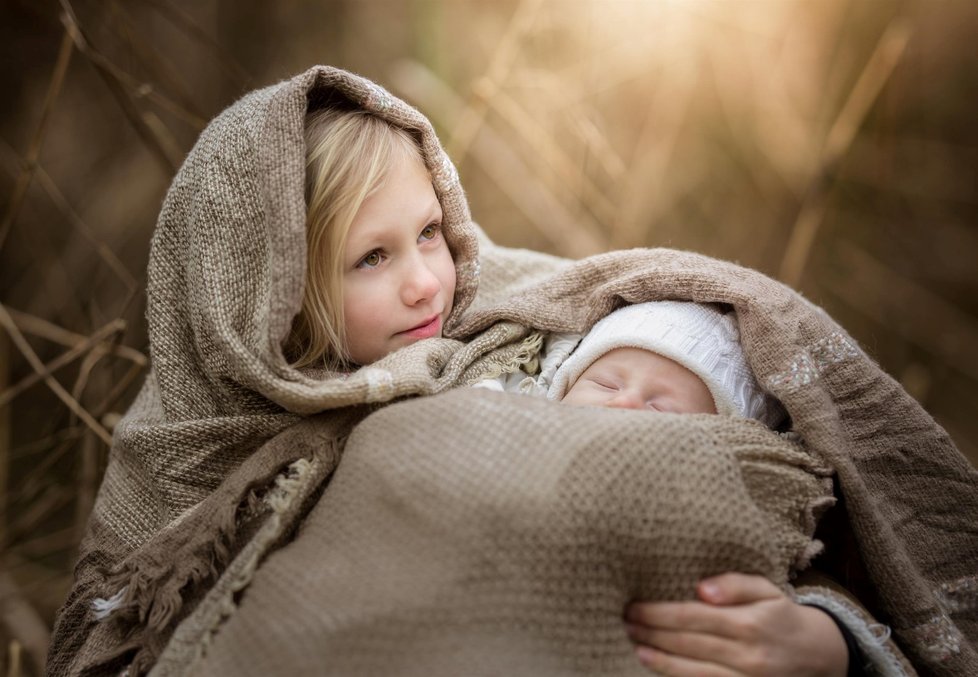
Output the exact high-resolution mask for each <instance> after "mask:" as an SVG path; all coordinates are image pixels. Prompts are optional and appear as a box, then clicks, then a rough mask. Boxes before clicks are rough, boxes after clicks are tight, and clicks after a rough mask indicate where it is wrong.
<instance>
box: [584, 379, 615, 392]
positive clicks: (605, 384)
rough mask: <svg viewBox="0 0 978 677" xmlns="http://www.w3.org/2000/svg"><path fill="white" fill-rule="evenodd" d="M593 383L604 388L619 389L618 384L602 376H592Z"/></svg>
mask: <svg viewBox="0 0 978 677" xmlns="http://www.w3.org/2000/svg"><path fill="white" fill-rule="evenodd" d="M591 383H593V384H594V385H596V386H598V387H599V388H604V389H605V390H618V386H616V385H615V384H614V383H612V382H611V381H607V380H605V379H602V378H592V379H591Z"/></svg>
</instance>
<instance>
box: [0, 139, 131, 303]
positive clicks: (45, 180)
mask: <svg viewBox="0 0 978 677" xmlns="http://www.w3.org/2000/svg"><path fill="white" fill-rule="evenodd" d="M0 152H2V153H3V154H4V155H5V156H6V157H5V158H4V159H5V161H6V164H7V166H8V168H9V169H11V170H13V169H14V168H15V167H20V166H22V165H23V164H24V163H22V162H21V161H20V159H19V158H18V157H17V152H16V151H15V150H14V149H13V148H11V147H10V146H9V145H8V144H7V143H6V142H4V141H3V140H2V139H0ZM34 173H35V176H36V177H37V182H38V183H39V184H40V185H41V188H43V189H44V192H45V193H47V196H48V198H49V199H50V200H51V202H53V203H54V206H55V207H57V208H58V211H60V212H61V214H62V216H64V217H65V219H66V220H67V221H68V223H70V224H71V225H72V226H74V228H75V229H76V230H77V231H78V232H79V233H81V235H82V237H84V238H85V239H86V240H88V241H89V243H91V245H92V247H93V248H94V249H95V253H96V254H98V255H99V257H100V258H101V259H102V260H103V261H105V264H106V265H107V266H108V267H109V269H110V270H111V271H112V272H113V273H115V274H116V276H117V277H118V278H119V279H120V280H121V281H122V283H123V284H125V285H126V288H127V289H132V288H133V287H135V286H136V279H135V278H134V277H133V275H132V273H130V272H129V270H128V269H127V268H126V266H125V264H124V263H122V261H120V260H119V257H118V256H116V255H115V253H114V252H113V251H112V250H111V249H109V247H108V246H106V244H105V243H104V242H102V241H101V240H99V239H98V236H96V235H95V232H94V231H93V230H92V229H91V227H90V226H89V225H88V224H87V223H85V221H84V219H82V218H81V216H79V215H78V212H76V211H75V210H74V209H73V208H72V206H71V204H69V202H68V199H67V198H66V197H65V196H64V194H63V193H62V192H61V191H60V190H59V189H58V186H57V185H55V183H54V181H53V180H52V179H51V176H50V175H49V174H48V173H47V172H46V171H45V170H44V167H43V166H42V165H41V164H40V163H36V164H35V168H34Z"/></svg>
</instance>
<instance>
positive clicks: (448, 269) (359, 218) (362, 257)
mask: <svg viewBox="0 0 978 677" xmlns="http://www.w3.org/2000/svg"><path fill="white" fill-rule="evenodd" d="M441 220H442V212H441V205H440V204H439V203H438V198H437V197H436V196H435V191H434V189H433V188H432V185H431V178H430V177H429V175H428V172H427V171H426V170H425V168H424V166H423V165H422V163H421V159H420V158H419V157H417V156H416V155H411V156H409V155H407V154H405V155H404V156H402V157H401V159H399V160H398V161H397V162H396V164H395V165H394V166H393V167H392V168H391V171H390V174H389V175H388V177H387V181H386V182H385V183H384V185H383V186H382V187H381V188H380V189H379V190H377V191H376V192H374V193H373V194H372V195H371V196H370V197H368V198H367V199H366V200H365V201H364V203H363V205H362V206H361V207H360V211H358V212H357V215H356V217H354V219H353V223H352V224H351V225H350V231H349V233H348V234H347V240H346V248H345V250H344V253H343V314H344V317H345V322H346V345H347V347H348V350H349V354H350V358H351V359H352V360H353V362H355V363H356V364H359V365H365V364H370V363H371V362H375V361H377V360H379V359H380V358H382V357H384V356H385V355H387V354H388V353H390V352H393V351H394V350H397V349H398V348H401V347H403V346H406V345H408V344H411V343H414V342H415V341H420V340H421V339H426V338H432V337H440V336H441V332H442V326H443V325H444V322H445V320H446V319H447V318H448V315H449V313H451V311H452V300H453V299H454V297H455V263H454V261H452V255H451V253H450V252H449V251H448V245H447V244H446V243H445V238H444V235H443V234H442V229H441Z"/></svg>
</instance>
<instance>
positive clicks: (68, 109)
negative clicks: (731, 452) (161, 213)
mask: <svg viewBox="0 0 978 677" xmlns="http://www.w3.org/2000/svg"><path fill="white" fill-rule="evenodd" d="M976 36H978V3H974V2H972V1H971V0H960V1H953V0H893V1H888V2H885V1H883V0H714V1H708V0H672V1H669V0H494V1H493V2H479V1H476V0H404V1H395V0H319V1H318V2H298V1H297V0H277V1H275V2H272V1H270V0H267V1H264V2H244V1H241V0H236V1H233V0H196V1H193V2H191V1H190V0H127V1H125V2H122V1H119V0H71V1H70V2H69V1H67V0H63V1H62V2H56V1H47V2H35V1H34V0H4V1H3V2H2V3H0V54H2V59H3V69H2V73H0V77H2V88H3V91H4V92H6V94H5V97H4V98H5V100H6V102H7V103H6V104H5V105H4V107H3V111H2V113H0V186H2V190H0V304H2V305H0V669H2V670H3V671H4V672H3V674H7V675H18V674H24V675H29V674H37V673H38V670H39V669H40V664H41V662H42V660H43V653H44V650H45V644H46V642H47V636H48V628H49V626H50V623H51V620H52V618H53V615H54V613H55V611H56V609H57V607H58V606H59V605H60V603H61V601H62V600H63V598H64V595H65V593H66V591H67V589H68V586H69V583H70V577H71V566H72V564H73V560H74V557H75V553H76V545H77V542H78V540H79V538H80V537H81V534H82V532H83V530H84V527H85V521H86V518H87V515H88V512H89V510H90V509H91V505H92V502H93V501H94V497H95V492H96V491H97V488H98V484H99V478H100V475H101V472H102V469H103V467H104V465H105V462H106V456H107V451H108V448H107V445H106V443H105V440H106V439H107V438H108V436H109V435H110V434H111V430H112V426H113V425H114V423H115V422H116V421H117V420H118V417H119V415H120V414H121V413H122V412H124V411H125V409H126V407H127V405H128V402H129V401H130V400H131V398H132V396H133V395H134V394H135V391H136V389H138V387H139V385H140V383H141V381H142V379H143V377H144V374H145V370H146V363H147V360H146V355H147V345H146V329H145V322H144V319H143V313H144V293H143V290H144V278H145V265H146V257H147V251H148V245H149V238H150V234H151V232H152V229H153V224H154V221H155V218H156V214H157V212H158V210H159V207H160V204H161V201H162V198H163V195H164V193H165V191H166V189H167V186H168V184H169V181H170V179H171V177H172V176H173V174H174V172H175V170H176V168H177V167H178V166H179V164H180V162H181V161H182V158H183V157H184V155H185V154H186V152H187V151H188V150H189V149H190V147H191V145H192V144H193V142H194V139H195V138H196V136H197V135H198V134H199V132H200V131H201V129H202V128H203V126H204V125H205V124H206V122H207V121H208V120H209V119H210V118H212V117H213V116H214V115H215V114H217V113H218V112H219V111H220V110H222V109H223V108H224V107H226V106H227V105H229V104H230V103H231V102H233V101H234V100H235V99H237V98H238V97H239V96H241V95H242V94H244V93H245V92H247V91H249V90H250V89H253V88H256V87H259V86H262V85H264V84H267V83H271V82H274V81H276V80H279V79H282V78H285V77H287V76H289V75H291V74H294V73H296V72H299V71H302V70H304V69H305V68H307V67H308V66H310V65H312V64H316V63H326V64H332V65H337V66H341V67H344V68H347V69H351V70H354V71H357V72H359V73H361V74H363V75H365V76H367V77H369V78H372V79H374V80H376V81H378V82H380V83H382V84H384V85H386V86H387V87H388V88H389V89H391V90H392V91H393V92H395V93H396V94H398V95H400V96H402V97H404V98H406V99H408V100H409V101H411V102H412V103H414V104H415V105H416V106H418V107H419V108H421V109H422V110H423V111H424V112H426V113H427V114H428V115H429V117H431V119H432V120H433V122H434V123H435V125H436V127H437V128H438V129H439V132H440V134H441V137H442V140H443V142H444V143H445V145H446V147H447V148H448V150H449V153H450V155H451V156H452V157H453V159H454V160H455V162H456V164H457V165H458V168H459V170H460V173H461V175H462V180H463V184H464V185H465V186H466V189H467V192H468V195H469V198H470V201H471V206H472V212H473V215H474V216H475V218H476V220H477V221H479V222H480V223H481V224H482V226H483V227H484V228H485V229H486V230H487V232H488V233H489V234H490V235H491V237H493V238H494V239H495V240H496V241H497V242H500V243H502V244H505V245H510V246H517V247H529V248H533V249H541V250H545V251H548V252H552V253H555V254H560V255H564V256H571V257H579V256H584V255H587V254H590V253H595V252H599V251H603V250H606V249H609V248H622V247H634V246H666V247H673V248H681V249H692V250H696V251H700V252H703V253H706V254H710V255H712V256H716V257H720V258H724V259H730V260H734V261H738V262H740V263H742V264H744V265H747V266H751V267H754V268H758V269H760V270H761V271H763V272H765V273H767V274H769V275H772V276H774V277H777V278H779V279H781V280H783V281H785V282H787V283H789V284H791V285H793V286H795V287H796V288H798V289H799V290H800V291H802V292H803V293H804V294H805V295H806V296H807V297H808V298H809V299H811V300H813V301H814V302H815V303H817V304H819V305H821V306H823V307H824V308H825V309H826V310H828V312H829V313H830V314H832V315H833V316H834V317H836V319H838V320H839V321H840V322H841V323H842V324H843V326H845V327H846V328H847V329H849V331H850V332H851V333H852V334H853V335H854V336H855V337H856V338H857V339H858V340H859V341H860V343H861V344H862V346H863V347H864V348H865V349H866V350H867V352H869V353H870V354H871V355H873V356H874V357H875V358H876V359H877V360H878V361H879V362H880V363H881V364H882V365H883V367H884V368H885V369H886V370H887V371H888V372H889V373H891V374H892V375H893V376H894V377H895V378H897V379H898V380H899V381H901V382H902V383H903V385H904V386H905V387H906V388H907V390H909V391H910V392H911V393H912V394H913V395H914V396H915V397H916V398H917V399H918V400H919V401H920V402H921V403H922V404H923V405H924V406H925V407H926V408H927V409H928V410H929V411H930V412H931V413H932V414H933V415H934V416H935V417H936V418H937V420H938V421H939V422H940V423H941V424H942V425H943V426H944V427H945V428H946V429H947V430H948V431H949V432H950V434H951V436H952V437H953V438H954V440H955V441H956V443H957V445H958V447H959V448H960V449H961V450H962V452H963V453H964V454H965V455H966V456H967V457H968V458H969V459H970V460H971V462H972V463H976V464H978V358H976V355H978V181H976V168H978V125H976V124H975V123H976V112H978V59H976V57H975V45H974V42H975V38H976Z"/></svg>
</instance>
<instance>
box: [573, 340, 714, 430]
mask: <svg viewBox="0 0 978 677" xmlns="http://www.w3.org/2000/svg"><path fill="white" fill-rule="evenodd" d="M562 401H563V402H565V403H567V404H574V405H578V406H590V407H617V408H620V409H648V410H650V411H663V412H672V413H675V414H715V413H717V410H716V405H715V404H714V403H713V396H712V395H710V390H709V389H708V388H707V387H706V384H705V383H703V381H702V380H700V378H699V377H698V376H697V375H696V374H694V373H693V372H691V371H690V370H689V369H687V368H686V367H684V366H682V365H680V364H678V363H676V362H674V361H672V360H670V359H669V358H667V357H663V356H662V355H658V354H656V353H653V352H649V351H648V350H642V349H640V348H617V349H615V350H612V351H610V352H607V353H605V354H604V355H602V356H601V357H599V358H598V359H597V360H595V361H594V362H592V363H591V366H590V367H588V368H587V369H586V370H585V371H584V373H583V374H581V376H580V378H578V379H577V381H576V382H575V383H574V385H573V386H571V389H570V390H569V391H567V394H566V395H564V399H563V400H562Z"/></svg>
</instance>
